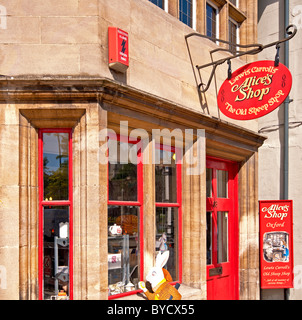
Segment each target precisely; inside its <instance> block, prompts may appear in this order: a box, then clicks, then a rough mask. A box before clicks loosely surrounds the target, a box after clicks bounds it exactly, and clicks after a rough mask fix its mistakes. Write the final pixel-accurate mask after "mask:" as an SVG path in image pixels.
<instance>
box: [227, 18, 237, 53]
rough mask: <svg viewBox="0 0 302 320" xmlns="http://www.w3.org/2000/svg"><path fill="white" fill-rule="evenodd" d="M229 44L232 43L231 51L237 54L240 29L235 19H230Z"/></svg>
mask: <svg viewBox="0 0 302 320" xmlns="http://www.w3.org/2000/svg"><path fill="white" fill-rule="evenodd" d="M229 42H231V44H230V48H229V50H230V51H231V52H232V53H235V52H236V50H237V44H238V42H239V27H238V24H237V23H236V22H235V21H234V20H233V19H229Z"/></svg>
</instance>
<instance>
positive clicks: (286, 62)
mask: <svg viewBox="0 0 302 320" xmlns="http://www.w3.org/2000/svg"><path fill="white" fill-rule="evenodd" d="M288 25H289V0H284V29H285V28H286V27H287V26H288ZM285 33H286V32H285ZM285 36H286V34H285ZM284 45H285V47H284V65H285V66H286V67H287V68H288V65H289V43H288V41H286V42H285V44H284ZM289 102H290V99H289V95H288V96H287V98H286V99H285V102H284V160H283V165H284V167H283V168H284V169H283V184H284V185H283V199H284V200H286V199H288V149H289V148H288V146H289V144H288V135H289V134H288V105H289ZM289 296H290V290H289V289H284V299H285V300H289Z"/></svg>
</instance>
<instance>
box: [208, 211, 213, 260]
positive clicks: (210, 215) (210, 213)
mask: <svg viewBox="0 0 302 320" xmlns="http://www.w3.org/2000/svg"><path fill="white" fill-rule="evenodd" d="M207 264H212V212H207Z"/></svg>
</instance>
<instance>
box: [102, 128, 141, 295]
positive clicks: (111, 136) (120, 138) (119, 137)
mask: <svg viewBox="0 0 302 320" xmlns="http://www.w3.org/2000/svg"><path fill="white" fill-rule="evenodd" d="M108 138H109V139H112V140H116V141H120V142H126V143H128V144H133V145H134V144H137V146H138V154H137V201H118V200H109V179H108V181H107V183H108V185H107V192H108V194H107V196H108V205H119V206H136V207H139V209H140V210H139V248H140V255H139V256H140V266H139V270H140V281H143V274H144V254H143V253H144V232H143V230H144V221H143V217H144V214H143V212H144V205H143V202H144V193H143V160H142V159H143V155H142V152H141V150H142V142H141V140H140V139H137V140H133V139H131V140H130V138H129V137H125V136H122V135H119V134H116V135H115V134H111V133H108ZM108 152H109V151H108ZM108 173H109V161H108ZM141 291H142V290H140V289H139V290H133V291H129V292H124V293H120V294H115V295H112V296H108V300H112V299H117V298H120V297H125V296H129V295H133V294H135V293H138V292H141Z"/></svg>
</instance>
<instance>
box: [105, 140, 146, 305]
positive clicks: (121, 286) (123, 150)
mask: <svg viewBox="0 0 302 320" xmlns="http://www.w3.org/2000/svg"><path fill="white" fill-rule="evenodd" d="M138 144H139V142H138V141H136V142H129V141H128V138H125V137H120V136H118V137H116V136H110V137H109V140H108V147H109V148H108V149H109V164H108V179H109V181H108V194H109V195H108V287H109V288H108V289H109V299H113V298H117V297H119V296H123V295H127V294H132V293H135V292H137V291H136V290H138V282H139V281H140V280H142V279H141V274H142V272H141V270H142V266H143V257H142V255H141V253H142V250H143V248H142V243H143V240H142V239H143V238H142V233H143V230H142V216H143V212H142V179H143V175H142V170H143V168H142V162H141V161H140V148H139V147H138Z"/></svg>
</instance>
